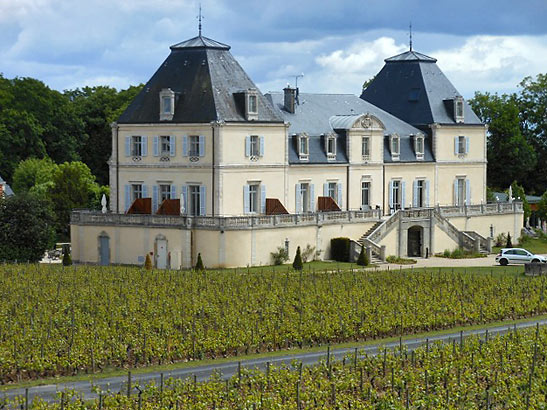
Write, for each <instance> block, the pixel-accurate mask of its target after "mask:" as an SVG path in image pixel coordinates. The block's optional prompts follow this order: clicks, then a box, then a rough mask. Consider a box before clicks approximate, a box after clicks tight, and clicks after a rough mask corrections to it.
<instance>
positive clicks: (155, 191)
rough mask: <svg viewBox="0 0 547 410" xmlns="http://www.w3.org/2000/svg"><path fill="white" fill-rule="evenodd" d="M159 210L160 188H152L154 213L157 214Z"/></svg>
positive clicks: (155, 186)
mask: <svg viewBox="0 0 547 410" xmlns="http://www.w3.org/2000/svg"><path fill="white" fill-rule="evenodd" d="M157 209H158V186H157V185H154V186H153V187H152V213H153V214H154V213H156V211H157Z"/></svg>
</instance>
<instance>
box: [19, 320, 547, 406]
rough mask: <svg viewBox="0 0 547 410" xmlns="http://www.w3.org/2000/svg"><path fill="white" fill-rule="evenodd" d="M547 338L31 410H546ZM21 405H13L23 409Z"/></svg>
mask: <svg viewBox="0 0 547 410" xmlns="http://www.w3.org/2000/svg"><path fill="white" fill-rule="evenodd" d="M546 351H547V331H546V330H545V329H539V328H538V329H536V330H535V331H534V330H533V329H532V330H528V331H524V332H523V331H518V332H517V331H510V332H509V333H508V334H506V335H504V336H497V337H495V338H490V339H488V336H486V338H482V339H481V338H476V337H475V338H472V339H460V340H453V342H452V343H447V344H443V345H441V344H436V345H426V346H422V347H421V348H419V349H417V350H415V351H410V352H409V351H407V350H406V349H405V348H404V347H403V348H402V349H401V348H397V349H395V350H393V351H386V350H384V351H383V353H380V354H379V355H377V356H367V355H363V354H362V353H361V352H358V351H357V350H356V352H355V354H352V355H348V356H347V357H345V358H344V360H343V361H338V362H334V361H332V360H329V359H328V357H327V358H326V360H324V361H322V362H321V363H320V364H319V365H316V366H312V367H303V366H302V365H301V363H298V362H293V363H292V364H291V365H290V366H285V367H282V368H274V367H273V366H270V367H268V368H267V370H266V371H264V372H261V371H258V370H248V369H244V368H241V369H240V371H239V372H238V373H237V374H236V375H234V376H233V377H232V378H231V379H229V380H222V379H221V378H220V376H219V375H216V376H215V377H212V378H211V379H210V380H209V381H207V382H204V383H196V382H195V380H192V379H190V380H173V379H169V380H167V381H166V382H165V383H163V382H160V384H157V385H155V384H150V385H148V386H137V387H136V388H135V389H132V390H134V393H132V392H131V390H130V391H129V392H125V391H124V392H117V393H116V392H98V394H99V398H98V399H97V400H94V401H91V402H85V401H84V399H85V398H82V397H79V396H78V394H76V393H75V392H65V393H59V399H60V402H59V403H56V404H47V403H45V402H43V401H40V400H35V401H34V402H33V403H32V408H33V409H44V410H45V409H66V410H71V409H84V408H87V409H90V408H91V409H105V410H106V409H120V408H124V409H144V410H146V409H274V408H276V409H280V408H284V409H285V408H286V409H296V410H301V409H315V408H322V409H325V408H330V409H432V410H433V409H439V410H440V409H487V410H490V409H514V410H524V409H545V408H546V405H547V404H546V403H547V400H546V398H547V385H546V383H545V380H546V376H547V360H546V359H547V355H546V353H545V352H546ZM24 403H25V401H24V398H20V399H18V400H16V401H14V402H12V403H9V404H11V405H13V406H16V407H18V406H21V407H22V405H23V404H24Z"/></svg>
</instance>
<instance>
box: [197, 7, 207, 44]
mask: <svg viewBox="0 0 547 410" xmlns="http://www.w3.org/2000/svg"><path fill="white" fill-rule="evenodd" d="M204 18H205V17H203V16H202V15H201V3H199V15H198V16H197V19H198V21H199V24H198V31H199V37H201V20H202V19H204Z"/></svg>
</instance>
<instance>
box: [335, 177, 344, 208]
mask: <svg viewBox="0 0 547 410" xmlns="http://www.w3.org/2000/svg"><path fill="white" fill-rule="evenodd" d="M336 188H337V189H338V192H337V195H336V203H337V204H338V206H339V207H340V209H342V202H343V201H342V199H343V198H342V183H341V182H339V183H337V184H336Z"/></svg>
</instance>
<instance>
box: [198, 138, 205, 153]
mask: <svg viewBox="0 0 547 410" xmlns="http://www.w3.org/2000/svg"><path fill="white" fill-rule="evenodd" d="M199 156H200V157H204V156H205V137H204V136H203V135H200V136H199Z"/></svg>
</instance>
